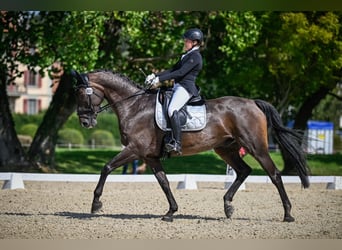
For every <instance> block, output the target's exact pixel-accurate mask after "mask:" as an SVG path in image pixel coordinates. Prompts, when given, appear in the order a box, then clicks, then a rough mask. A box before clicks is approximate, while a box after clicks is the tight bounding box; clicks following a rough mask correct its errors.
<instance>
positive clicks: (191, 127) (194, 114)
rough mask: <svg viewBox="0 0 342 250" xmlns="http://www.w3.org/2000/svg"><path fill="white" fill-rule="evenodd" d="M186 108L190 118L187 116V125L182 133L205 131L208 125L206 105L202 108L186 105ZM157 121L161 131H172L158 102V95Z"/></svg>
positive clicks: (183, 127)
mask: <svg viewBox="0 0 342 250" xmlns="http://www.w3.org/2000/svg"><path fill="white" fill-rule="evenodd" d="M185 108H186V110H187V112H188V113H189V115H190V116H187V119H186V123H185V125H184V126H182V131H198V130H201V129H203V128H204V127H205V126H206V124H207V116H206V107H205V104H203V105H201V106H191V105H186V106H185ZM190 117H191V118H190ZM155 120H156V123H157V125H158V127H159V128H160V129H161V130H164V131H170V130H171V129H170V128H168V127H167V121H166V119H165V116H164V113H163V107H162V105H161V103H160V102H159V101H158V95H157V100H156V111H155Z"/></svg>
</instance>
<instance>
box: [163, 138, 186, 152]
mask: <svg viewBox="0 0 342 250" xmlns="http://www.w3.org/2000/svg"><path fill="white" fill-rule="evenodd" d="M165 150H166V151H167V152H168V153H170V152H175V153H177V154H178V155H181V154H182V148H181V145H180V143H178V142H176V141H175V140H172V141H170V142H168V143H166V144H165Z"/></svg>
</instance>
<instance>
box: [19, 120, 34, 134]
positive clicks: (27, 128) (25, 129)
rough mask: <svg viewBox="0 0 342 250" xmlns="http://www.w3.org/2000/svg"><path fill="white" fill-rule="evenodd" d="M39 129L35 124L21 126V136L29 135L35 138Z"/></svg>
mask: <svg viewBox="0 0 342 250" xmlns="http://www.w3.org/2000/svg"><path fill="white" fill-rule="evenodd" d="M37 129H38V126H37V125H36V124H33V123H29V124H25V125H23V126H21V128H20V130H19V134H21V135H28V136H31V137H32V138H33V137H34V135H35V133H36V131H37Z"/></svg>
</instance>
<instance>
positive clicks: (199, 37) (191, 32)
mask: <svg viewBox="0 0 342 250" xmlns="http://www.w3.org/2000/svg"><path fill="white" fill-rule="evenodd" d="M183 38H184V39H189V40H191V41H198V43H199V44H202V42H203V33H202V31H201V30H200V29H197V28H193V29H188V30H187V31H186V32H185V33H184V35H183Z"/></svg>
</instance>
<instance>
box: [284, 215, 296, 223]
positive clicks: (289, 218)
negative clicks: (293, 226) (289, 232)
mask: <svg viewBox="0 0 342 250" xmlns="http://www.w3.org/2000/svg"><path fill="white" fill-rule="evenodd" d="M294 221H295V219H294V218H293V217H292V216H291V215H289V216H285V217H284V222H294Z"/></svg>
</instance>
